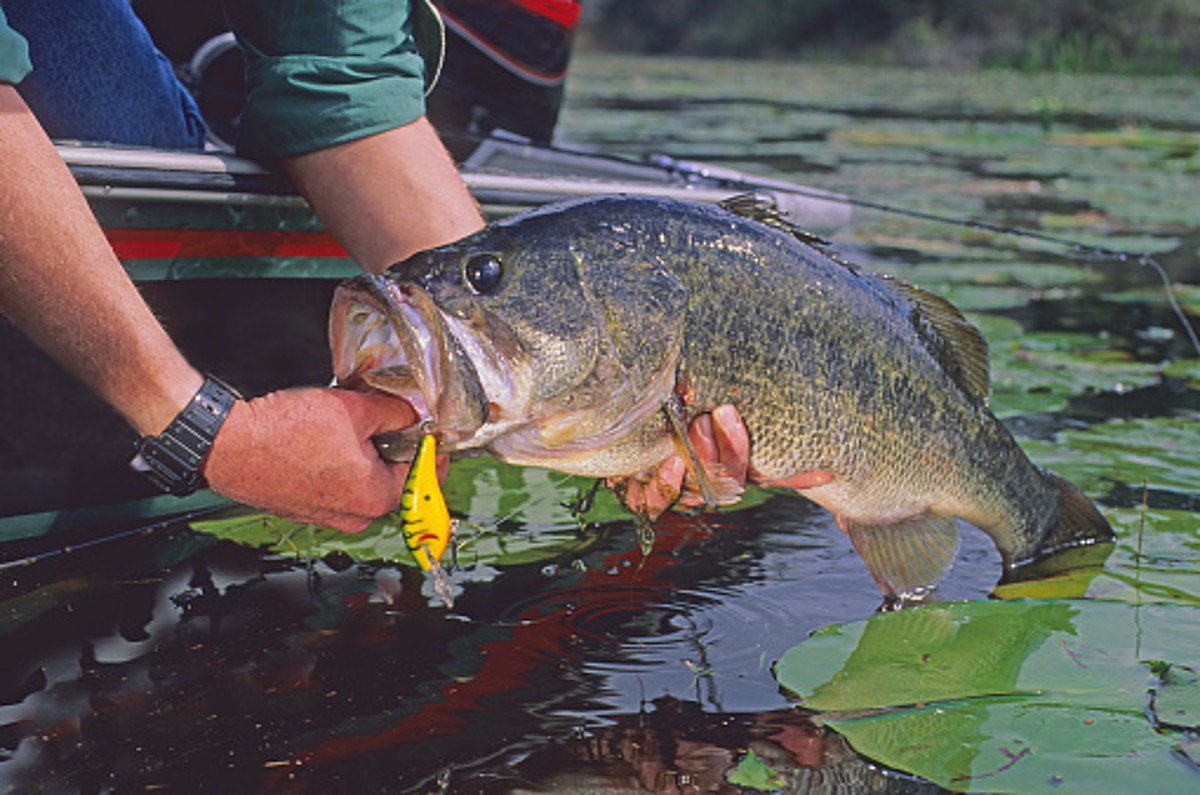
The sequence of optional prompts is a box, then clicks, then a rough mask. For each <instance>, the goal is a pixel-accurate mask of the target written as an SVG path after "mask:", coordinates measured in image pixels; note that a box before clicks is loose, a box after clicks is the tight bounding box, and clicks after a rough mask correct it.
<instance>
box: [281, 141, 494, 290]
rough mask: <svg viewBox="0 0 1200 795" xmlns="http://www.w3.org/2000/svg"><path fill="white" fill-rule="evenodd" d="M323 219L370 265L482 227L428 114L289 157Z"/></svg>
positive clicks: (378, 269)
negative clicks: (390, 128) (389, 127)
mask: <svg viewBox="0 0 1200 795" xmlns="http://www.w3.org/2000/svg"><path fill="white" fill-rule="evenodd" d="M284 162H285V166H286V167H287V170H288V172H289V174H291V177H292V180H293V181H294V182H295V183H296V185H297V187H298V188H299V189H300V192H301V193H303V194H304V196H305V198H307V199H308V201H309V203H310V204H311V205H312V206H313V209H314V210H316V212H317V214H318V215H319V216H320V217H321V220H322V221H323V222H324V223H325V225H326V226H327V227H328V228H329V230H330V231H331V232H332V233H333V235H334V236H335V237H336V238H337V239H338V241H339V242H341V244H342V245H343V246H345V247H346V249H347V250H348V251H349V252H350V255H351V256H352V257H354V259H355V260H356V261H357V262H358V263H359V264H360V265H361V266H362V267H363V268H364V269H365V270H368V271H372V272H375V273H379V272H381V271H382V270H383V269H385V268H387V267H388V266H389V265H391V264H392V263H395V262H398V261H400V260H402V259H404V258H406V257H408V256H409V255H410V254H412V253H414V252H417V251H420V250H422V249H426V248H431V247H433V246H438V245H442V244H444V243H450V242H452V241H455V240H458V239H459V238H462V237H465V236H466V235H469V234H471V233H472V232H476V231H478V230H479V229H481V228H482V227H483V219H482V217H481V216H480V213H479V208H478V206H477V205H476V204H475V200H474V199H473V198H472V197H471V194H470V193H469V192H468V191H467V188H466V185H465V184H464V183H463V181H462V177H460V176H459V173H458V170H457V169H456V168H455V166H454V162H453V161H452V160H451V159H450V156H449V154H447V152H446V150H445V148H444V147H443V146H442V143H441V140H440V139H439V138H438V136H437V133H436V132H435V131H434V129H433V126H432V125H431V124H430V123H429V121H428V120H427V119H425V118H424V117H422V118H421V119H419V120H418V121H416V122H413V123H412V124H408V125H405V126H403V127H397V128H395V129H392V130H388V131H386V132H382V133H377V134H375V135H370V136H367V137H365V138H360V139H358V140H355V141H350V142H349V143H344V144H337V145H335V146H331V147H328V148H325V149H319V150H317V151H315V152H311V153H308V154H304V155H300V156H298V157H293V158H289V159H287V160H285V161H284Z"/></svg>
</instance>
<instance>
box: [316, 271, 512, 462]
mask: <svg viewBox="0 0 1200 795" xmlns="http://www.w3.org/2000/svg"><path fill="white" fill-rule="evenodd" d="M329 342H330V349H331V351H332V353H333V374H334V379H335V382H336V384H337V385H338V386H339V387H343V388H346V389H357V390H360V391H376V392H382V393H385V394H389V395H395V396H397V397H400V398H402V399H404V400H405V401H407V402H408V403H409V404H411V405H412V407H413V409H414V410H415V411H416V412H417V416H418V421H417V422H416V423H415V424H414V425H412V426H410V427H408V428H405V429H403V430H398V431H388V432H385V433H383V434H380V435H378V436H376V437H374V439H373V441H374V442H375V446H376V448H377V449H378V450H379V452H380V455H381V456H383V457H384V458H385V459H387V460H392V461H401V460H405V461H406V460H410V459H411V458H412V457H413V454H414V453H415V452H416V447H417V444H418V442H419V441H420V438H421V437H422V436H424V435H425V434H426V433H432V434H433V435H434V437H435V438H436V439H437V441H438V444H439V446H440V447H444V448H446V449H453V448H454V447H455V446H456V445H457V444H459V443H461V442H462V441H463V440H465V439H468V438H470V437H471V436H472V435H473V434H474V433H475V432H476V431H477V430H478V429H479V428H480V427H481V426H482V425H483V424H484V423H485V422H486V421H487V417H488V411H489V402H488V399H487V396H486V395H485V394H484V390H483V386H482V384H481V382H480V379H479V375H478V373H476V371H475V368H474V366H473V365H472V363H471V361H470V359H469V357H468V356H467V354H466V352H465V351H464V350H463V349H462V347H461V345H460V344H459V343H458V341H457V340H456V339H455V337H454V335H453V334H451V333H450V332H449V330H448V328H447V324H446V319H445V317H444V315H443V314H442V312H441V310H439V309H438V307H437V305H436V304H435V303H434V301H433V299H432V298H431V297H430V296H429V293H427V292H426V291H425V290H423V289H422V288H421V287H420V286H418V285H416V284H412V283H407V282H401V283H397V282H395V281H392V280H391V279H388V278H386V277H383V276H374V275H362V276H357V277H355V278H353V279H350V280H349V281H347V282H345V283H343V284H341V285H339V286H338V288H337V290H336V291H335V292H334V297H333V305H332V308H331V309H330V315H329Z"/></svg>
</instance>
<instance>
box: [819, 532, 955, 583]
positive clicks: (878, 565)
mask: <svg viewBox="0 0 1200 795" xmlns="http://www.w3.org/2000/svg"><path fill="white" fill-rule="evenodd" d="M838 525H839V526H840V527H841V528H842V530H844V531H845V533H846V535H848V536H849V537H850V542H851V543H852V544H854V548H855V549H856V550H858V554H859V555H860V556H862V559H863V563H865V564H867V570H868V571H870V572H871V579H873V580H875V583H876V585H878V586H879V588H880V589H881V590H882V591H883V592H884V593H885V594H887V595H888V596H896V597H903V596H912V595H917V594H920V593H921V592H922V591H923V590H925V589H927V588H929V587H931V586H933V585H936V584H937V582H938V581H939V580H941V579H942V577H943V576H944V575H945V574H946V570H947V569H949V568H950V564H951V563H953V562H954V555H955V553H956V552H958V522H957V521H956V520H955V519H954V517H953V516H942V515H939V514H921V515H919V516H912V517H909V518H907V519H900V520H898V521H893V522H887V523H883V524H867V523H862V522H855V521H853V520H851V519H844V518H840V517H839V518H838Z"/></svg>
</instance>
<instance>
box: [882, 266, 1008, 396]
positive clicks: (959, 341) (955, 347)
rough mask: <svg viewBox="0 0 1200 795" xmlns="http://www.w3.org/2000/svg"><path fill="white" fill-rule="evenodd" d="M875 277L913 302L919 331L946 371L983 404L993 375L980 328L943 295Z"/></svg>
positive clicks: (887, 278)
mask: <svg viewBox="0 0 1200 795" xmlns="http://www.w3.org/2000/svg"><path fill="white" fill-rule="evenodd" d="M877 278H878V279H879V281H881V282H882V284H883V286H884V287H886V288H889V289H891V290H892V291H893V292H895V293H898V294H899V295H901V296H903V297H904V298H905V299H907V300H908V301H909V302H910V303H911V304H912V306H913V309H914V310H915V313H916V315H917V318H918V319H919V320H923V321H924V322H925V328H923V329H922V331H924V332H925V336H926V337H927V338H928V339H929V340H930V342H932V343H933V344H934V346H935V348H936V350H937V352H938V354H939V358H940V359H941V362H942V366H943V367H944V368H945V370H946V372H948V373H949V374H950V376H951V377H952V378H953V379H954V381H955V382H956V383H957V384H958V385H959V386H961V387H962V388H963V389H964V390H965V391H966V393H967V394H968V395H970V396H971V397H973V398H975V399H976V400H979V401H980V402H982V403H985V404H986V403H987V401H988V399H989V398H990V397H991V394H992V378H991V375H990V374H989V372H988V344H987V340H985V339H984V338H983V335H982V334H980V333H979V329H977V328H975V327H974V326H973V325H971V323H970V321H968V320H967V319H966V318H965V317H963V315H962V312H960V311H958V308H957V307H956V306H954V304H952V303H950V302H949V301H947V300H946V299H945V298H942V297H941V296H938V295H934V294H933V293H929V292H926V291H925V290H922V289H921V288H920V287H915V286H913V285H911V284H909V283H908V282H903V281H900V280H899V279H894V278H892V277H890V276H880V277H877ZM930 331H932V332H933V333H932V334H931V333H929V332H930Z"/></svg>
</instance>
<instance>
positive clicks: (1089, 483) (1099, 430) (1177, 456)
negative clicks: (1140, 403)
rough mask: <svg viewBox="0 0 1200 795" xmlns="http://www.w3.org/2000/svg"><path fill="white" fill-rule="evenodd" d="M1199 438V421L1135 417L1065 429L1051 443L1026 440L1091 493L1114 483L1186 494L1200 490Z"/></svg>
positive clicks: (1038, 456) (1035, 453) (1040, 458)
mask: <svg viewBox="0 0 1200 795" xmlns="http://www.w3.org/2000/svg"><path fill="white" fill-rule="evenodd" d="M1198 442H1200V433H1198V429H1197V424H1196V421H1195V420H1192V419H1187V418H1180V417H1168V418H1154V419H1146V418H1133V419H1125V420H1113V421H1110V422H1106V423H1102V424H1098V425H1092V426H1089V427H1088V428H1087V429H1085V430H1065V431H1061V432H1060V433H1059V434H1058V438H1057V439H1056V440H1055V442H1053V443H1049V442H1043V441H1037V440H1033V439H1028V440H1022V444H1021V446H1022V447H1023V448H1024V449H1025V450H1026V452H1028V453H1029V455H1030V457H1031V458H1033V459H1034V460H1035V461H1036V462H1037V463H1039V464H1041V465H1043V466H1047V467H1049V468H1050V469H1053V470H1055V471H1056V472H1058V473H1059V474H1060V475H1062V476H1064V477H1065V478H1067V479H1068V480H1070V481H1071V482H1072V483H1074V484H1075V485H1077V486H1079V487H1080V488H1081V489H1083V490H1084V491H1086V492H1088V493H1092V494H1096V493H1101V494H1102V493H1104V492H1105V491H1107V490H1108V489H1109V487H1110V486H1111V484H1112V483H1114V482H1116V483H1125V484H1128V485H1131V486H1138V487H1140V486H1141V485H1142V484H1143V483H1144V482H1145V483H1149V485H1150V488H1152V489H1156V490H1168V491H1176V492H1181V493H1183V494H1198V493H1200V459H1198V458H1197V456H1196V451H1197V449H1198Z"/></svg>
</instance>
